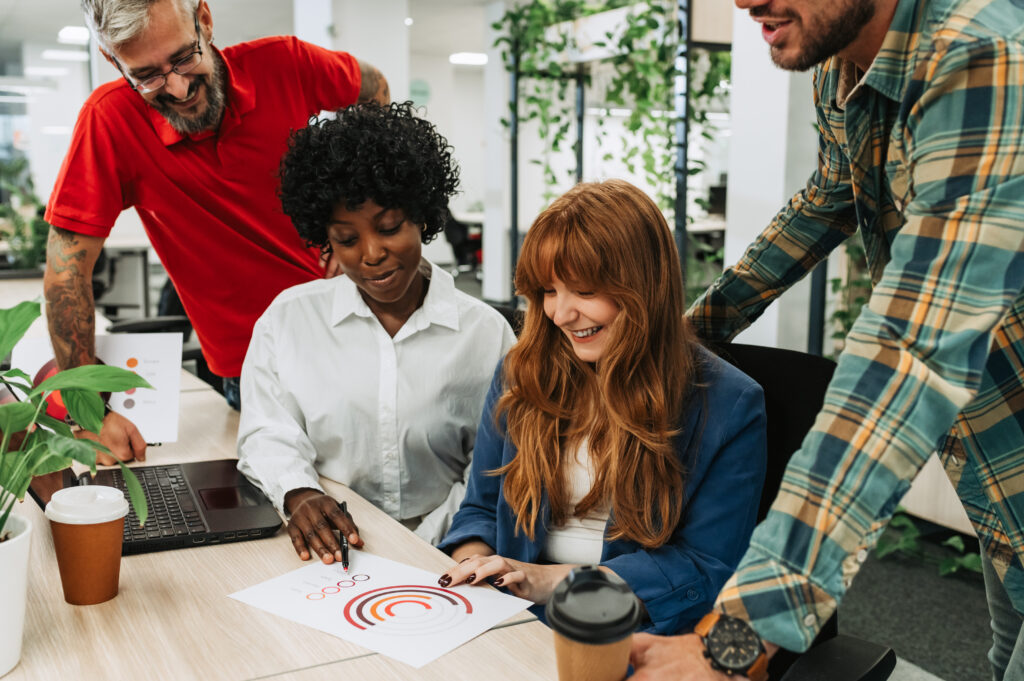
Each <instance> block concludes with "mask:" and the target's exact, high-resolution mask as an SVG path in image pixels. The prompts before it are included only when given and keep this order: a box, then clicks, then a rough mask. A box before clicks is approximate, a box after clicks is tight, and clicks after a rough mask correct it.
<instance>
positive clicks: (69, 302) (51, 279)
mask: <svg viewBox="0 0 1024 681" xmlns="http://www.w3.org/2000/svg"><path fill="white" fill-rule="evenodd" d="M88 255H89V254H88V251H87V249H86V248H85V247H84V246H82V245H81V244H80V242H79V237H78V235H77V234H75V233H74V232H69V231H67V230H64V229H60V228H58V227H51V228H50V239H49V241H48V243H47V245H46V263H47V267H48V269H49V270H50V271H49V272H47V277H46V284H45V287H44V290H45V294H46V319H47V323H48V324H49V328H50V342H51V343H52V344H53V352H54V356H55V357H56V359H57V365H58V366H59V367H60V368H61V369H67V368H70V367H75V366H82V365H84V364H94V363H95V362H96V312H95V309H96V308H95V303H94V302H93V298H92V282H91V281H89V280H87V279H86V277H87V276H91V269H92V267H91V265H92V263H91V262H89V257H88ZM87 272H88V274H87Z"/></svg>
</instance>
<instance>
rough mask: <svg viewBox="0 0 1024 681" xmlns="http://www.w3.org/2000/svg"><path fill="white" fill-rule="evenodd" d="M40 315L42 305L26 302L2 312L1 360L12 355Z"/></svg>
mask: <svg viewBox="0 0 1024 681" xmlns="http://www.w3.org/2000/svg"><path fill="white" fill-rule="evenodd" d="M40 314H42V313H41V312H40V305H39V303H38V302H36V301H25V302H24V303H19V304H18V305H15V306H14V307H12V308H8V309H6V310H0V358H3V357H6V356H7V355H9V354H10V353H11V350H13V349H14V346H15V345H17V344H18V341H20V340H21V337H22V336H24V335H25V332H26V331H28V327H30V326H32V322H34V321H35V320H36V319H38V318H39V315H40Z"/></svg>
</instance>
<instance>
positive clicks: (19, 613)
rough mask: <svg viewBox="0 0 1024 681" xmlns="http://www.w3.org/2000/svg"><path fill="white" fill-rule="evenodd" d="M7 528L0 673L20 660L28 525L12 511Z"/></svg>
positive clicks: (0, 580) (0, 551)
mask: <svg viewBox="0 0 1024 681" xmlns="http://www.w3.org/2000/svg"><path fill="white" fill-rule="evenodd" d="M7 530H10V532H11V534H10V536H9V537H8V538H7V541H3V542H0V676H3V675H4V674H6V673H7V672H9V671H11V670H12V669H14V667H15V666H16V665H17V664H18V660H19V659H21V638H22V632H23V631H24V630H25V594H26V592H27V591H28V549H29V542H30V540H31V539H32V525H31V524H30V523H29V521H28V520H26V519H25V518H22V517H21V516H19V515H15V514H13V513H12V514H11V516H10V517H9V518H8V519H7Z"/></svg>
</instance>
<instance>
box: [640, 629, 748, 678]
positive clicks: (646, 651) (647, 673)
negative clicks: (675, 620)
mask: <svg viewBox="0 0 1024 681" xmlns="http://www.w3.org/2000/svg"><path fill="white" fill-rule="evenodd" d="M704 651H705V647H704V641H702V640H701V638H700V636H698V635H697V634H686V635H685V636H652V635H651V634H633V649H632V651H630V654H629V662H630V664H632V665H633V669H634V670H635V671H634V673H633V676H631V677H630V679H631V681H737V680H738V679H746V678H747V677H745V676H729V675H727V674H725V673H723V672H720V671H718V670H715V669H712V668H711V663H710V662H709V661H708V658H706V657H705V656H704Z"/></svg>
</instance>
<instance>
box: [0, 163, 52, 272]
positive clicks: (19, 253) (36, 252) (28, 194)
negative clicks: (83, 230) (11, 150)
mask: <svg viewBox="0 0 1024 681" xmlns="http://www.w3.org/2000/svg"><path fill="white" fill-rule="evenodd" d="M42 213H43V204H42V202H40V200H39V198H38V197H37V196H36V194H35V191H34V190H33V187H32V179H31V176H30V175H29V173H28V162H27V161H26V160H25V159H15V160H13V161H8V162H0V239H2V240H3V242H4V250H5V251H6V256H7V257H6V259H5V260H6V261H5V262H3V263H0V264H2V265H3V268H0V278H7V277H12V276H17V277H41V276H42V268H41V267H40V265H42V264H43V263H44V262H45V261H46V240H47V238H48V235H49V232H50V225H49V224H47V222H46V220H44V219H43V216H42Z"/></svg>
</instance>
